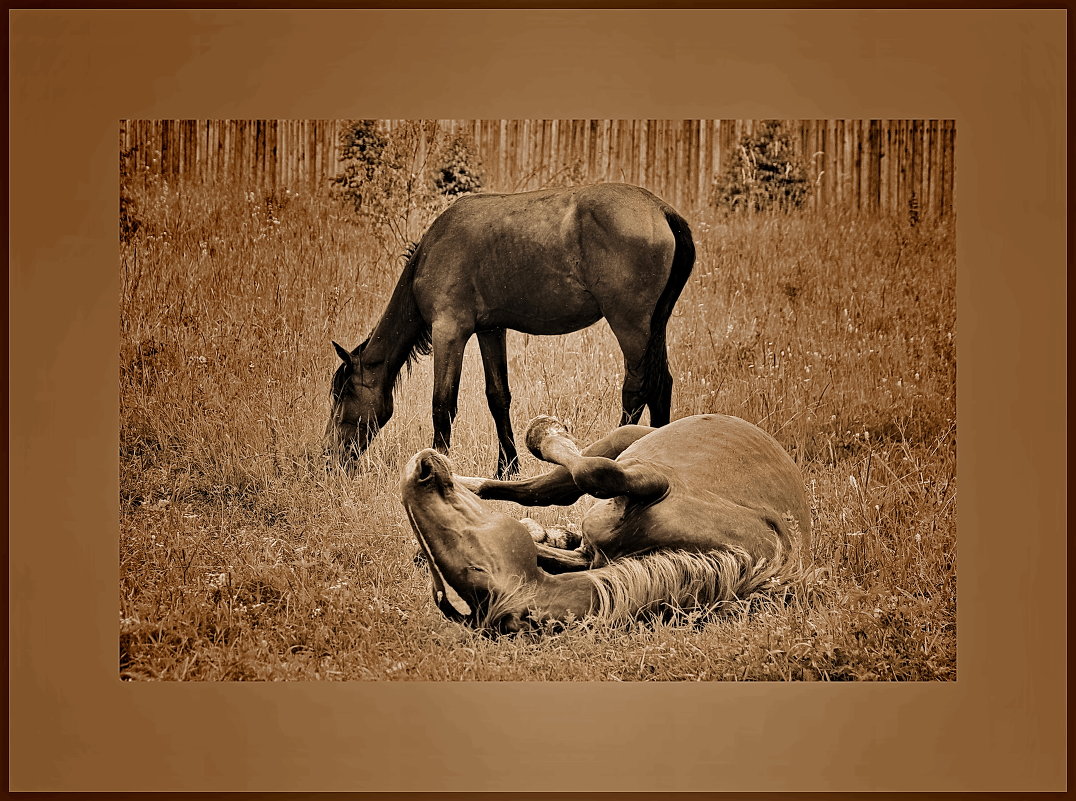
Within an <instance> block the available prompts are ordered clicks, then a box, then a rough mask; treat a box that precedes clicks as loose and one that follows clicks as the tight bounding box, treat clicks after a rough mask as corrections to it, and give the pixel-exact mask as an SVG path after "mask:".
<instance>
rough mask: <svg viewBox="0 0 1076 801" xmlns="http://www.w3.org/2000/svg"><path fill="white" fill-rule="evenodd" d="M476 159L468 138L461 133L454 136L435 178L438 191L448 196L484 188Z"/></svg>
mask: <svg viewBox="0 0 1076 801" xmlns="http://www.w3.org/2000/svg"><path fill="white" fill-rule="evenodd" d="M476 160H477V159H476V157H475V154H474V151H473V150H472V148H471V146H470V143H469V142H468V140H467V139H466V138H465V137H464V136H462V135H461V134H456V135H455V136H453V137H452V139H451V140H449V142H448V146H447V147H446V148H445V153H444V155H443V156H442V158H441V166H440V168H438V170H437V173H436V175H434V178H433V184H434V186H436V187H437V191H438V192H440V193H441V194H442V195H445V196H446V197H456V196H458V195H465V194H467V193H468V192H477V191H479V190H480V189H481V188H482V176H481V175H479V173H478V171H477V169H476V168H475V166H474V162H475V161H476Z"/></svg>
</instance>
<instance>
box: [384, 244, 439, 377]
mask: <svg viewBox="0 0 1076 801" xmlns="http://www.w3.org/2000/svg"><path fill="white" fill-rule="evenodd" d="M418 247H419V243H418V242H411V243H409V244H408V246H407V248H406V249H405V250H404V252H403V256H402V258H403V259H405V260H406V262H407V264H406V265H405V266H404V270H403V273H402V274H401V275H400V281H399V285H404V286H405V287H406V289H407V292H408V301H409V302H410V303H411V304H412V305H414V303H415V299H414V295H413V294H412V291H411V282H412V281H413V280H414V278H415V268H416V267H417V265H418ZM405 282H406V283H405ZM413 311H414V314H415V315H416V316H418V315H419V311H418V307H417V306H416V307H415V308H414V310H413ZM432 337H433V332H432V330H431V329H430V325H429V323H427V322H426V321H425V320H423V321H422V327H421V328H420V329H419V332H418V336H417V337H415V341H414V342H413V343H412V344H411V348H410V350H408V351H407V356H406V357H405V358H404V363H403V368H401V370H400V372H399V373H397V374H396V381H395V382H394V383H393V385H392V391H393V392H395V391H396V388H397V386H398V385H399V383H400V379H401V378H402V377H403V374H404V369H406V371H407V374H408V375H411V368H412V366H413V365H414V363H415V361H417V360H418V358H419V357H420V356H429V355H430V353H431V352H432V350H433V338H432Z"/></svg>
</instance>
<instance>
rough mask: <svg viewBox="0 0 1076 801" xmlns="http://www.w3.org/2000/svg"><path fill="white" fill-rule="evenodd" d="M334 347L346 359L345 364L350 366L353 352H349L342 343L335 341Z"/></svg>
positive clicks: (338, 354)
mask: <svg viewBox="0 0 1076 801" xmlns="http://www.w3.org/2000/svg"><path fill="white" fill-rule="evenodd" d="M333 347H334V348H336V355H337V356H339V357H340V358H341V359H343V360H344V364H346V365H348V366H350V365H351V354H350V353H348V352H347V350H345V349H344V348H342V347H341V346H340V345H337V344H336V343H335V342H333Z"/></svg>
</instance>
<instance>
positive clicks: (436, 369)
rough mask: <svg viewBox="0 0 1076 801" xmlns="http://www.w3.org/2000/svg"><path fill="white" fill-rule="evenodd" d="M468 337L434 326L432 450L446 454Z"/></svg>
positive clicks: (456, 329)
mask: <svg viewBox="0 0 1076 801" xmlns="http://www.w3.org/2000/svg"><path fill="white" fill-rule="evenodd" d="M470 335H471V332H469V331H463V330H461V329H460V328H459V327H457V326H454V325H443V324H440V323H438V324H435V325H434V326H433V337H432V338H433V447H434V449H435V450H437V451H440V452H441V453H445V454H447V453H448V449H449V447H450V446H451V444H452V421H453V420H455V419H456V401H457V399H458V397H459V391H460V373H461V372H462V370H463V351H464V348H466V346H467V338H468V337H469V336H470Z"/></svg>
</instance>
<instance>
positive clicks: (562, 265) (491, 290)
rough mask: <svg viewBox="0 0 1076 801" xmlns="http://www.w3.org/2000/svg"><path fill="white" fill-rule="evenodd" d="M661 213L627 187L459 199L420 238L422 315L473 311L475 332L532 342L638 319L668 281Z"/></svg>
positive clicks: (669, 251)
mask: <svg viewBox="0 0 1076 801" xmlns="http://www.w3.org/2000/svg"><path fill="white" fill-rule="evenodd" d="M663 206H664V204H663V203H662V202H661V201H660V200H658V199H657V198H655V197H654V196H653V195H652V194H650V193H649V192H647V191H645V190H643V189H640V188H638V187H634V186H627V185H624V184H598V185H596V186H587V187H580V188H579V189H574V190H543V191H537V192H524V193H521V194H515V195H494V194H489V195H470V196H467V197H464V198H461V199H460V200H458V201H456V202H455V203H454V204H453V205H452V206H451V207H450V208H449V209H448V210H447V211H445V212H444V213H443V214H442V215H441V216H440V217H438V218H437V220H436V221H434V223H433V225H431V226H430V229H429V231H427V233H426V235H425V236H424V237H423V238H422V242H421V244H420V246H419V260H418V263H417V265H416V273H415V279H414V289H415V297H416V300H417V301H418V304H419V308H420V309H421V310H422V314H423V317H424V318H425V319H426V320H429V321H431V322H432V321H434V320H436V319H437V318H438V317H440V316H444V315H445V314H446V313H447V312H446V309H448V308H451V309H452V312H451V313H452V314H453V315H455V314H456V313H458V312H459V310H464V311H465V313H471V312H472V311H473V316H474V319H473V323H474V325H475V326H476V329H477V330H483V329H494V328H510V329H512V330H514V331H522V332H524V333H528V334H566V333H570V332H572V331H578V330H579V329H580V328H584V327H586V326H587V325H590V324H592V323H595V322H597V321H598V320H600V319H601V318H602V317H603V316H604V317H609V315H610V312H612V313H613V315H614V316H616V317H618V318H622V317H626V316H635V314H634V313H635V311H636V309H637V308H638V307H639V306H640V305H644V306H649V307H651V308H653V307H654V306H656V304H657V300H658V297H659V296H660V294H661V292H662V290H663V289H664V288H665V286H666V285H667V284H668V282H669V278H670V275H671V272H672V263H673V251H674V250H675V247H676V242H675V239H674V237H673V233H672V230H671V229H670V227H669V224H668V223H667V222H666V220H665V217H664V213H663V210H662V208H663ZM610 322H611V323H612V321H610ZM646 322H648V323H649V320H647V321H646Z"/></svg>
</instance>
